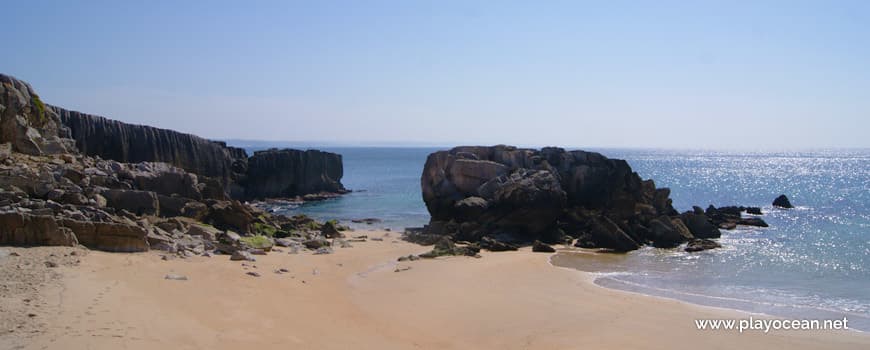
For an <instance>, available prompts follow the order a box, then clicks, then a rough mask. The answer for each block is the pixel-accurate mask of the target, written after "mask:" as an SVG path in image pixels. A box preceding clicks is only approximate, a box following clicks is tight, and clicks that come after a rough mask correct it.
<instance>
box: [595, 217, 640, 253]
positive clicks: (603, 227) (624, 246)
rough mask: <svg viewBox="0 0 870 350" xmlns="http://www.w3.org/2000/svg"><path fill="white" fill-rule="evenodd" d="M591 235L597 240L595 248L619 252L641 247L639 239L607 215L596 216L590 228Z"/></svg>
mask: <svg viewBox="0 0 870 350" xmlns="http://www.w3.org/2000/svg"><path fill="white" fill-rule="evenodd" d="M589 235H590V236H591V240H592V241H593V242H595V244H594V248H604V249H612V250H614V251H618V252H627V251H630V250H635V249H637V248H640V245H639V244H638V243H637V241H635V240H634V239H633V238H631V236H629V235H627V234H626V233H625V232H624V231H623V230H622V229H621V228H620V227H619V225H617V224H615V223H614V222H613V221H611V220H610V219H609V218H607V217H596V218H594V219H593V220H592V223H591V226H590V228H589Z"/></svg>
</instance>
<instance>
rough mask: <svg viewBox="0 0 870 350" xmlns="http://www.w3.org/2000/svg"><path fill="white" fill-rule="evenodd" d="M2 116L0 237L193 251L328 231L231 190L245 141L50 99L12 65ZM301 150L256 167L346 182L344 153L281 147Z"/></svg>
mask: <svg viewBox="0 0 870 350" xmlns="http://www.w3.org/2000/svg"><path fill="white" fill-rule="evenodd" d="M0 116H2V120H0V245H2V244H11V245H76V244H82V245H85V246H87V247H89V248H93V249H100V250H106V251H117V252H133V251H145V250H149V249H160V250H166V251H168V252H171V253H177V254H178V255H179V256H181V257H187V256H191V255H198V254H206V255H207V250H213V249H215V247H216V246H217V245H219V244H220V245H222V246H223V247H224V250H233V249H243V248H245V247H246V246H262V245H266V244H268V245H271V244H272V243H271V241H272V237H284V238H287V239H290V240H293V241H294V242H295V244H298V245H300V246H301V243H300V242H301V241H302V240H304V239H311V238H315V237H318V236H320V235H321V233H320V232H313V231H311V230H312V229H315V228H318V227H319V225H320V224H318V223H316V222H314V221H313V220H310V219H307V218H303V217H299V218H292V219H291V218H287V217H281V216H273V215H271V214H269V213H267V212H264V211H263V210H261V209H257V208H256V207H253V206H250V205H248V204H247V203H242V202H239V201H237V200H230V199H229V198H228V197H229V196H228V193H227V190H229V192H230V193H231V194H235V195H236V196H238V197H244V196H245V191H244V190H243V189H242V188H241V187H240V184H242V183H244V182H245V177H246V176H247V156H246V154H245V152H244V151H243V150H242V149H239V148H232V147H226V145H224V144H223V143H220V142H213V141H208V140H205V139H201V138H199V137H196V136H193V135H188V134H182V133H178V132H174V131H171V130H165V129H157V128H152V127H147V126H138V125H130V124H125V123H120V122H116V121H111V120H108V119H105V118H101V117H95V116H89V115H84V114H80V113H78V112H71V111H67V110H64V109H62V108H57V107H51V106H47V105H45V104H43V103H42V101H41V100H40V99H39V97H38V96H37V95H36V94H35V93H34V91H33V89H32V88H31V87H30V86H29V85H27V84H26V83H24V82H21V81H19V80H16V79H14V78H11V77H8V76H5V75H0ZM64 123H66V124H64ZM66 125H68V126H69V127H67V126H66ZM71 129H72V130H71ZM70 137H74V138H75V141H74V140H73V139H71V138H70ZM77 143H78V147H80V148H81V152H80V151H79V149H77V148H76V145H77ZM296 152H299V154H301V156H299V157H296V158H294V159H293V160H291V161H285V160H282V159H279V161H275V162H268V161H267V162H262V163H258V167H257V168H256V169H257V172H255V174H256V175H258V176H261V175H262V174H267V173H270V172H275V173H277V174H292V176H289V177H287V176H279V177H278V178H277V179H272V180H270V181H271V182H270V184H269V185H271V186H275V187H282V186H283V188H288V187H292V188H295V189H296V190H297V192H294V193H293V194H306V193H305V192H306V191H310V192H316V191H330V190H334V189H340V190H343V187H341V184H340V183H339V182H338V180H339V179H340V178H341V171H342V170H341V157H340V156H338V155H334V154H329V153H322V152H316V151H309V152H301V151H289V150H287V151H276V152H275V153H278V154H282V155H286V154H296ZM324 174H325V175H324ZM323 184H326V185H323ZM282 194H283V193H278V194H276V195H282ZM219 236H221V237H237V238H238V239H235V240H233V241H232V242H227V241H226V240H223V241H222V239H221V238H220V237H219ZM228 246H231V247H232V249H230V248H228Z"/></svg>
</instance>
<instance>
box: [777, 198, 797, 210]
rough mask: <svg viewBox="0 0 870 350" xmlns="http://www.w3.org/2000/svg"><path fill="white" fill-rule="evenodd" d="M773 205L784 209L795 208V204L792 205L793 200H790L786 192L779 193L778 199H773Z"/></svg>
mask: <svg viewBox="0 0 870 350" xmlns="http://www.w3.org/2000/svg"><path fill="white" fill-rule="evenodd" d="M773 206H774V207H778V208H784V209H791V208H794V206H793V205H791V201H789V200H788V197H786V196H785V195H784V194H781V195H779V197H776V199H774V200H773Z"/></svg>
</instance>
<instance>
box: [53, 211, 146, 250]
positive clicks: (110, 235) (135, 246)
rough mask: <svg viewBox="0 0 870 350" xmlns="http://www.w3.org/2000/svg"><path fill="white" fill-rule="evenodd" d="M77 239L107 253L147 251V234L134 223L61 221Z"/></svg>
mask: <svg viewBox="0 0 870 350" xmlns="http://www.w3.org/2000/svg"><path fill="white" fill-rule="evenodd" d="M61 225H63V226H64V227H68V228H69V229H70V230H72V232H74V233H75V235H76V237H78V240H79V243H81V244H82V245H84V246H86V247H88V248H91V249H97V250H103V251H108V252H143V251H147V250H148V249H149V245H148V239H147V237H148V232H147V231H146V230H145V229H144V228H142V227H140V226H138V225H136V224H135V223H132V222H131V223H121V222H99V221H80V220H73V219H63V220H62V221H61Z"/></svg>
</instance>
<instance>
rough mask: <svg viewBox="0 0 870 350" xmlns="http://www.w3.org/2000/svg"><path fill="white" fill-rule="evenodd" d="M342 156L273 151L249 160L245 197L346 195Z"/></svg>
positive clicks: (257, 154)
mask: <svg viewBox="0 0 870 350" xmlns="http://www.w3.org/2000/svg"><path fill="white" fill-rule="evenodd" d="M343 175H344V170H343V167H342V161H341V155H340V154H336V153H330V152H322V151H318V150H307V151H300V150H294V149H270V150H265V151H257V152H254V155H253V156H251V158H249V159H248V174H247V178H246V179H245V181H244V183H243V184H242V185H243V187H244V189H245V197H246V198H252V199H259V198H269V197H272V198H274V197H294V196H300V195H305V194H311V193H318V192H330V193H342V192H345V191H346V190H345V188H344V186H343V185H342V184H341V177H342V176H343Z"/></svg>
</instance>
